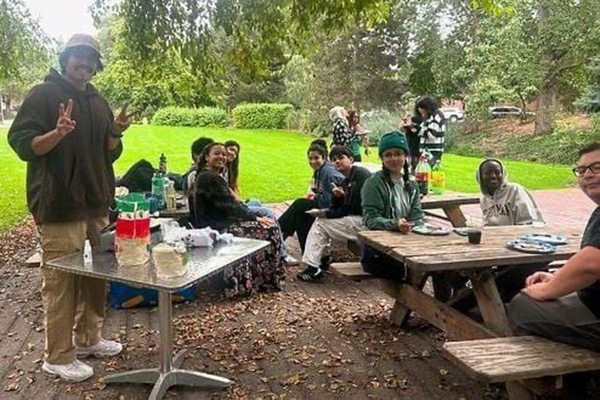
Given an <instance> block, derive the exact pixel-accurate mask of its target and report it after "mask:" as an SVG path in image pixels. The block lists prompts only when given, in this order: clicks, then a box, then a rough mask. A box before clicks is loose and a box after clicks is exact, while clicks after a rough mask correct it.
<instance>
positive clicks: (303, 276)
mask: <svg viewBox="0 0 600 400" xmlns="http://www.w3.org/2000/svg"><path fill="white" fill-rule="evenodd" d="M296 277H297V278H298V279H300V280H301V281H304V282H312V281H315V280H317V279H321V278H322V277H323V270H322V269H320V268H315V267H311V266H310V265H309V266H308V267H306V269H305V270H304V271H302V272H298V274H297V275H296Z"/></svg>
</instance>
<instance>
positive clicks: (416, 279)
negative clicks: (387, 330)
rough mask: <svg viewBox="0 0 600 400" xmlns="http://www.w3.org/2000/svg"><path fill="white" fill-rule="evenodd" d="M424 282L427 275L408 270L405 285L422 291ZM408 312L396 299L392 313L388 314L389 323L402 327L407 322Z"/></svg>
mask: <svg viewBox="0 0 600 400" xmlns="http://www.w3.org/2000/svg"><path fill="white" fill-rule="evenodd" d="M426 280H427V274H425V273H423V272H417V271H412V270H410V269H409V270H408V279H407V280H406V284H407V285H410V286H413V287H415V288H416V289H418V290H419V291H421V290H423V286H425V281H426ZM395 297H396V296H395ZM410 312H411V310H409V309H408V308H406V307H405V306H404V305H403V304H402V303H401V302H400V301H399V300H398V299H397V297H396V301H395V302H394V307H393V308H392V313H391V314H390V321H391V322H392V324H394V325H396V326H403V325H404V324H405V323H406V321H407V320H408V317H409V316H410Z"/></svg>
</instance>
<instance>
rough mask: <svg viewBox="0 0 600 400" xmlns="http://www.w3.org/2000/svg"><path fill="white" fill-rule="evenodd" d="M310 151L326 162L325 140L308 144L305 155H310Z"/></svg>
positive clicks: (316, 140) (317, 140)
mask: <svg viewBox="0 0 600 400" xmlns="http://www.w3.org/2000/svg"><path fill="white" fill-rule="evenodd" d="M311 151H314V152H315V153H318V154H320V155H321V157H323V160H325V161H327V142H326V141H325V140H323V139H315V140H313V141H312V142H310V146H309V147H308V150H307V151H306V155H308V153H310V152H311Z"/></svg>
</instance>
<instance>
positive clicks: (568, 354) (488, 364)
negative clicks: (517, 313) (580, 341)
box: [444, 336, 600, 383]
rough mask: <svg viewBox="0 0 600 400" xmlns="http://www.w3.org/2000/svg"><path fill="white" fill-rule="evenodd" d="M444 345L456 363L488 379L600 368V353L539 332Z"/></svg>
mask: <svg viewBox="0 0 600 400" xmlns="http://www.w3.org/2000/svg"><path fill="white" fill-rule="evenodd" d="M444 349H445V350H446V351H447V353H448V354H449V355H450V356H451V359H452V360H453V361H456V365H459V366H460V367H461V368H463V369H464V370H465V371H466V372H467V373H468V374H470V375H471V376H473V377H475V378H477V379H479V380H482V381H484V382H488V383H494V382H507V381H516V380H522V379H531V378H540V377H545V376H556V375H564V374H567V373H574V372H581V371H590V370H597V369H600V353H598V352H595V351H593V350H589V349H584V348H580V347H575V346H570V345H568V344H564V343H559V342H554V341H551V340H548V339H544V338H541V337H537V336H517V337H514V336H513V337H503V338H494V339H484V340H468V341H462V342H447V343H446V344H444Z"/></svg>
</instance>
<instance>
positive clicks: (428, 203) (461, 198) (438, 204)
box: [421, 191, 480, 210]
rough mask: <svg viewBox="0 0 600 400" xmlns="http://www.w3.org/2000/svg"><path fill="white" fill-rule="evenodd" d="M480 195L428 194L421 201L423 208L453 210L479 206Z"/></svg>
mask: <svg viewBox="0 0 600 400" xmlns="http://www.w3.org/2000/svg"><path fill="white" fill-rule="evenodd" d="M479 198H480V195H479V194H475V193H472V194H469V193H456V192H448V191H447V192H445V193H444V194H428V195H427V196H424V197H423V198H422V199H421V208H423V209H424V210H427V209H431V208H442V209H443V208H453V207H460V206H462V205H468V204H479Z"/></svg>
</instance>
